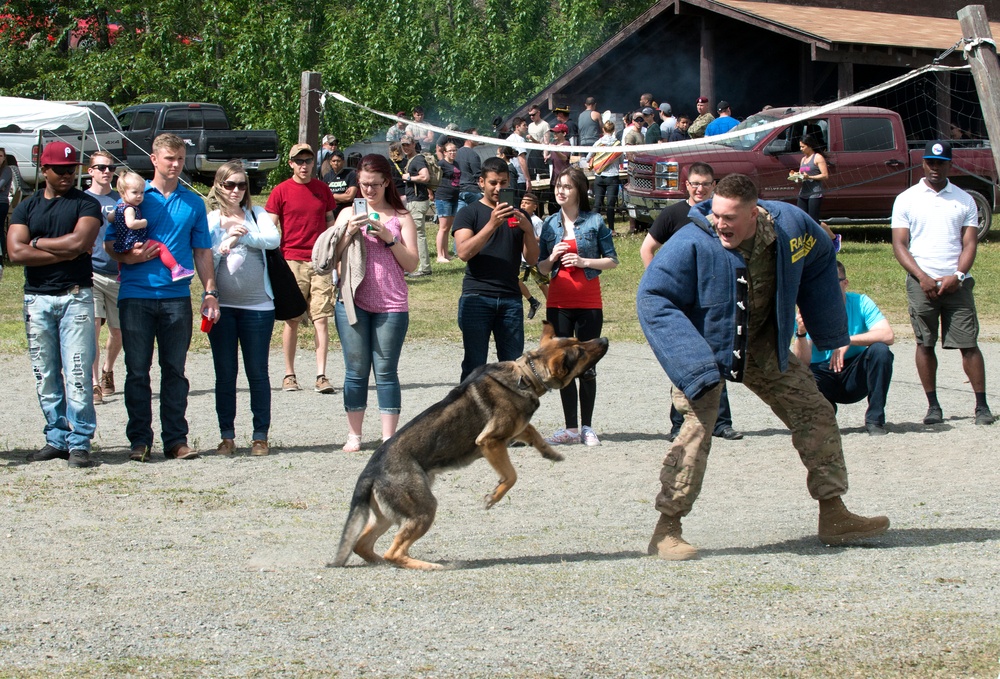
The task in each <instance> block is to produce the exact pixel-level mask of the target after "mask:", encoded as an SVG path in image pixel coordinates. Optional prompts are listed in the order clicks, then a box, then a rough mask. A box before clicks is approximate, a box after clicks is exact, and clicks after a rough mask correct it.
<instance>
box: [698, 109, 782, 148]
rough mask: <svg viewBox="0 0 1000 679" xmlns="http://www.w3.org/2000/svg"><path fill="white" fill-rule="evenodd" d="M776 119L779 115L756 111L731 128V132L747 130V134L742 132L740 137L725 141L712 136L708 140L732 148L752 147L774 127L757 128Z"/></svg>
mask: <svg viewBox="0 0 1000 679" xmlns="http://www.w3.org/2000/svg"><path fill="white" fill-rule="evenodd" d="M776 120H778V116H774V115H768V114H766V113H755V114H754V115H752V116H750V117H748V118H747V119H746V120H744V121H743V122H742V123H740V124H739V125H737V126H736V127H734V128H733V129H732V130H730V132H739V131H740V130H746V134H742V135H740V136H739V137H733V138H731V139H725V140H723V141H714V140H712V139H711V138H709V139H707V140H706V141H711V142H712V143H713V144H719V145H720V146H728V147H729V148H731V149H739V150H741V151H745V150H747V149H752V148H753V147H754V146H756V145H757V142H759V141H760V140H761V139H763V138H764V137H765V136H766V135H767V134H768V133H769V132H771V130H773V129H774V128H773V127H771V128H767V129H766V130H759V129H756V128H759V127H760V126H762V125H767V124H768V123H773V122H774V121H776Z"/></svg>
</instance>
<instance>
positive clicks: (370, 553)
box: [332, 322, 608, 570]
mask: <svg viewBox="0 0 1000 679" xmlns="http://www.w3.org/2000/svg"><path fill="white" fill-rule="evenodd" d="M607 351H608V340H607V339H605V338H603V337H602V338H600V339H593V340H590V341H589V342H580V341H579V340H576V339H572V338H561V337H555V335H554V332H553V330H552V325H551V324H549V323H548V322H545V323H544V326H543V329H542V341H541V344H540V345H539V347H538V349H536V350H534V351H528V352H526V353H525V354H524V355H523V356H521V358H519V359H517V360H516V361H504V362H503V363H492V364H490V365H485V366H483V367H481V368H477V369H476V370H475V371H474V372H473V373H472V374H471V375H469V377H468V378H466V380H465V381H464V382H462V383H461V384H460V385H458V386H457V387H455V388H454V389H452V390H451V392H450V393H449V394H448V396H446V397H445V398H444V400H442V401H440V402H439V403H437V404H435V405H433V406H431V407H430V408H428V409H427V410H425V411H424V412H422V413H420V414H419V415H417V416H416V417H415V418H414V419H413V420H412V421H410V422H409V423H407V424H406V426H404V427H402V428H401V429H400V430H399V431H398V432H396V435H395V436H393V437H392V438H390V439H389V440H388V441H386V442H384V443H383V444H382V445H381V446H379V447H378V449H377V450H376V451H375V452H374V453H373V454H372V456H371V459H370V460H368V464H367V466H365V469H364V471H362V472H361V476H360V477H359V478H358V483H357V485H356V486H355V488H354V496H353V497H352V498H351V509H350V512H349V513H348V515H347V523H346V524H345V525H344V534H343V536H342V537H341V538H340V547H338V549H337V555H336V557H335V558H334V560H333V563H332V565H333V566H344V565H345V564H346V563H347V559H348V558H349V557H350V556H351V551H352V550H353V551H354V553H355V554H357V555H358V556H360V557H361V558H362V559H364V560H365V561H367V562H369V563H375V564H378V563H385V562H389V563H391V564H393V565H395V566H399V567H401V568H416V569H425V570H429V569H434V568H441V565H440V564H436V563H430V562H427V561H419V560H417V559H414V558H412V557H410V555H409V550H410V547H412V546H413V543H414V542H416V541H417V540H419V539H420V538H421V537H422V536H423V535H424V534H425V533H426V532H427V531H428V530H429V529H430V527H431V524H432V523H434V515H435V513H436V512H437V499H435V497H434V495H433V493H431V484H432V483H433V482H434V476H435V475H436V474H439V473H441V472H443V471H446V470H449V469H456V468H459V467H465V466H466V465H469V464H471V463H473V462H474V461H476V460H477V459H479V458H480V457H484V458H486V461H487V462H489V463H490V466H491V467H493V469H494V470H495V471H496V473H497V475H498V476H499V477H500V481H499V483H498V484H497V487H496V488H494V489H493V492H492V493H490V494H489V495H487V496H486V498H485V499H486V509H489V508H491V507H492V506H493V505H495V504H496V503H497V502H499V501H500V500H501V499H502V498H503V496H504V495H506V493H507V491H509V490H510V489H511V487H512V486H513V485H514V482H515V481H516V480H517V472H515V471H514V466H513V465H512V464H511V462H510V457H509V456H508V454H507V444H508V443H509V442H510V441H511V439H517V440H518V441H523V442H524V443H528V444H531V445H532V446H534V447H535V448H536V449H537V450H538V452H540V453H541V454H542V457H544V458H546V459H549V460H556V461H558V460H562V459H563V456H562V455H560V454H559V453H557V452H556V451H555V450H553V449H552V447H551V446H550V445H549V444H548V443H546V442H545V439H543V438H542V437H541V435H540V434H539V433H538V430H536V429H535V428H534V427H533V426H531V424H530V420H531V416H532V415H533V414H534V413H535V411H536V410H537V409H538V399H539V397H540V396H541V395H542V394H544V393H545V392H547V391H549V390H550V389H562V388H563V387H565V386H566V385H567V384H569V383H570V381H572V380H573V379H574V378H575V377H577V376H579V375H582V374H584V373H586V372H587V371H588V370H591V368H593V366H594V365H595V364H596V363H597V362H598V361H599V360H601V358H603V357H604V354H606V353H607ZM591 374H592V373H591ZM394 523H397V524H399V526H400V528H399V532H398V533H396V538H395V539H394V540H393V542H392V546H391V547H389V550H388V551H387V552H386V553H385V554H384V555H383V557H379V556H377V555H376V554H375V541H376V540H378V539H379V537H380V536H381V535H382V534H383V533H385V532H386V531H387V530H388V529H389V527H390V526H391V525H392V524H394Z"/></svg>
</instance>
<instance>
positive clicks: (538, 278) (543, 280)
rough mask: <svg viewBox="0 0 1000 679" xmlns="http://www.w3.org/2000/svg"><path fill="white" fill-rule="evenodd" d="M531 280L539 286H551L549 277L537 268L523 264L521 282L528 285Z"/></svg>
mask: <svg viewBox="0 0 1000 679" xmlns="http://www.w3.org/2000/svg"><path fill="white" fill-rule="evenodd" d="M529 278H530V279H531V280H533V281H535V283H537V284H538V285H548V284H549V277H548V276H546V275H545V274H543V273H542V272H541V271H539V270H538V267H537V266H528V265H527V264H525V263H524V262H521V282H522V283H527V282H528V279H529Z"/></svg>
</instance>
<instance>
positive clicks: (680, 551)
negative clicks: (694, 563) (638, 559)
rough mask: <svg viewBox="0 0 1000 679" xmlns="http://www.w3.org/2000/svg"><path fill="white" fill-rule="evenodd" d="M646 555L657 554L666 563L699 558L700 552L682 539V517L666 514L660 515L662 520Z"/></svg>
mask: <svg viewBox="0 0 1000 679" xmlns="http://www.w3.org/2000/svg"><path fill="white" fill-rule="evenodd" d="M646 553H647V554H650V555H653V554H655V555H656V556H658V557H660V558H661V559H664V560H666V561H687V560H688V559H697V558H698V550H697V549H695V548H694V547H692V546H691V545H689V544H688V543H687V542H686V541H685V540H684V538H682V537H681V520H680V517H677V516H667V515H666V514H660V520H659V521H657V522H656V528H654V529H653V537H652V539H650V541H649V547H647V548H646Z"/></svg>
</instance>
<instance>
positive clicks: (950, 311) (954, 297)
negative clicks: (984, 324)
mask: <svg viewBox="0 0 1000 679" xmlns="http://www.w3.org/2000/svg"><path fill="white" fill-rule="evenodd" d="M974 286H975V281H974V280H972V279H971V278H966V279H965V282H964V283H963V284H962V285H960V286H959V287H958V290H957V291H955V292H953V293H951V294H950V295H941V296H940V297H938V298H937V299H936V300H930V299H927V295H926V294H924V291H923V290H922V289H921V288H920V282H919V281H917V279H916V278H914V277H913V276H907V277H906V300H907V302H909V307H910V325H911V326H913V335H914V337H916V340H917V344H920V345H922V346H925V347H933V346H934V345H935V344H937V338H938V324H939V323H940V325H941V346H942V347H943V348H945V349H971V348H972V347H974V346H976V345H977V342H978V341H979V317H978V316H977V315H976V300H975V297H974V296H973V294H972V288H973V287H974Z"/></svg>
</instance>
